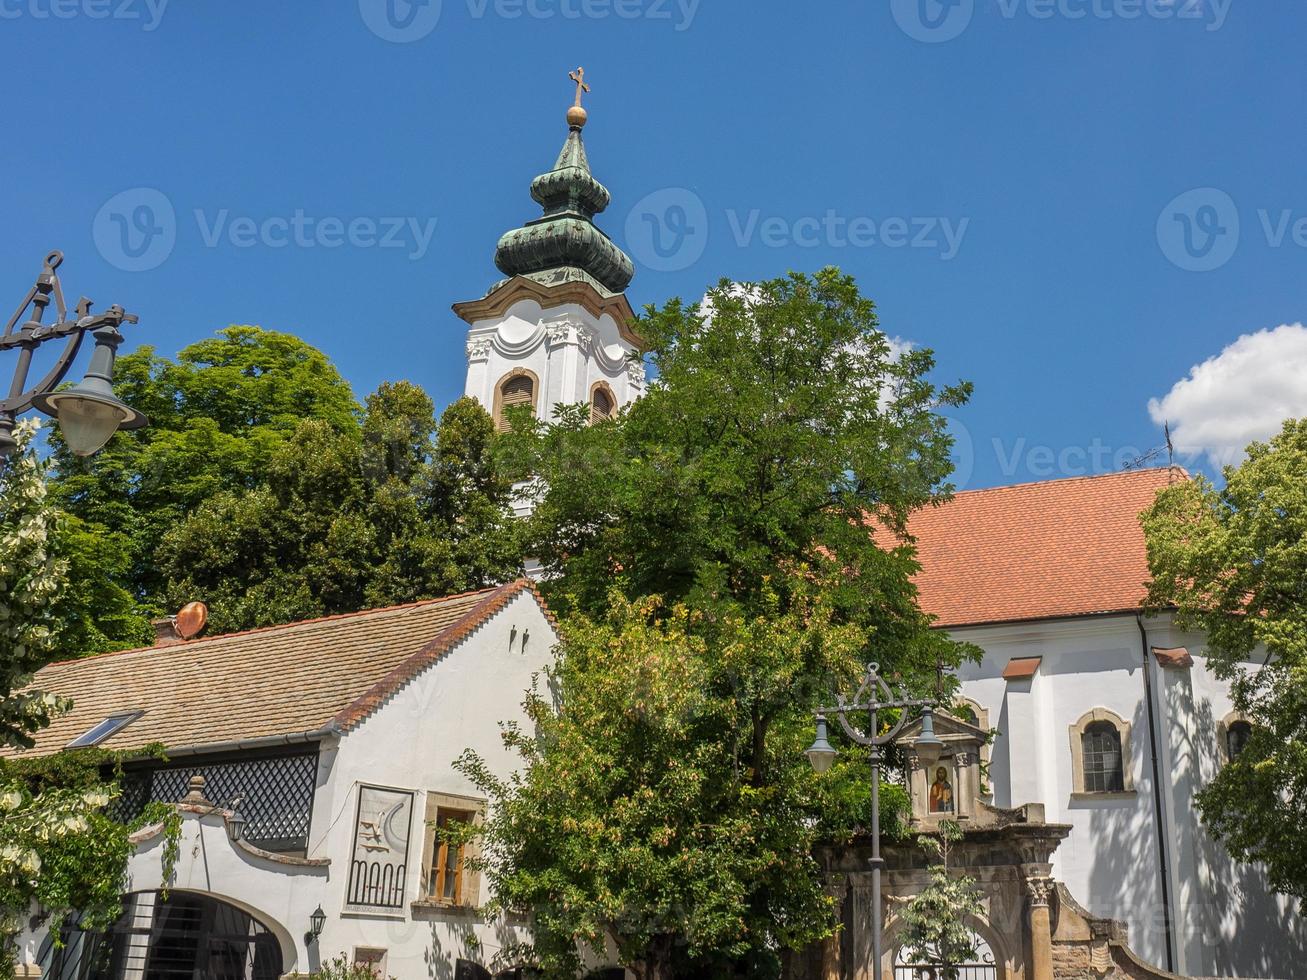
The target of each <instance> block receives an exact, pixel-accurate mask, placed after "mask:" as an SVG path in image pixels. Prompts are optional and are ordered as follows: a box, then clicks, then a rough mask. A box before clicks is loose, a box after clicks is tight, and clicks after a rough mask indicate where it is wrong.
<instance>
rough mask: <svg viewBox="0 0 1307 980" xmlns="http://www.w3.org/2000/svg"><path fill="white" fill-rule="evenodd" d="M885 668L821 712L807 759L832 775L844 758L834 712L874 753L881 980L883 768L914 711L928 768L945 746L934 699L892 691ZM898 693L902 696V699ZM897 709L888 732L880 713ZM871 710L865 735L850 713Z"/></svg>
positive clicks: (874, 872) (875, 947)
mask: <svg viewBox="0 0 1307 980" xmlns="http://www.w3.org/2000/svg"><path fill="white" fill-rule="evenodd" d="M879 672H880V665H879V664H874V663H873V664H868V665H867V673H866V676H865V677H864V678H863V681H862V685H861V686H860V687H859V688H858V692H857V693H856V694H855V695H854V696H853V701H852V702H849V701H845V700H844V696H843V695H842V694H841V695H838V696H837V698H836V701H837V702H838V703H837V704H836V705H835V707H833V708H821V709H820V710H818V712H817V714H816V720H817V737H816V738H815V739H813V742H812V744H811V745H810V746H808V748H807V749H806V750H804V755H806V756H807V757H808V761H809V762H810V763H812V768H813V769H815V770H817V772H826V771H827V770H828V769H830V767H831V766H832V765H833V764H834V762H835V756H836V755H837V754H838V753H837V752H836V750H835V747H834V746H833V745H831V744H830V741H829V740H828V739H827V737H826V716H827V715H829V714H834V715H835V717H836V718H838V719H839V722H840V727H841V728H843V729H844V733H845V734H846V735H848V737H849V738H851V739H852V740H853V741H854V742H856V743H857V744H859V745H865V746H867V747H868V748H869V749H871V910H872V911H871V948H872V954H871V975H872V978H873V980H881V963H880V956H881V953H880V947H881V910H880V872H881V870H882V869H883V868H884V866H885V862H884V859H883V858H881V856H880V765H881V762H883V761H884V753H883V749H884V747H885V746H886V745H888V744H889V743H890V742H892V741H894V738H895V736H897V735H898V733H899V732H901V731H902V730H903V726H904V725H906V724H907V723H908V719H909V715H908V709H909V708H921V734H920V735H918V736H917V737H916V738H915V739H913V742H912V747H913V748H914V749H915V750H916V752H917V755H918V756H919V757H920V758H921V761H922V764H923V765H926V766H931V765H934V764H935V763H936V762H938V761H939V754H940V750H942V749H943V748H944V743H943V742H941V741H940V740H939V738H938V737H937V736H936V735H935V718H934V709H933V708H932V707H931V703H930V702H929V701H924V700H919V699H915V698H910V697H908V696H907V692H906V691H903V690H902V689H900V690H899V691H898V692H892V691H890V689H889V685H888V684H886V683H885V681H884V679H882V678H881V676H880V673H879ZM896 694H897V696H896ZM892 708H898V709H901V710H900V712H899V717H898V721H896V722H895V723H894V724H893V725H892V726H891V727H890V729H889V731H887V732H884V733H883V734H882V733H881V731H880V717H879V715H880V712H882V711H887V710H890V709H892ZM857 711H865V712H867V715H868V720H869V726H868V728H867V730H866V731H865V732H863V731H860V730H859V729H858V728H857V727H855V726H854V725H853V724H851V723H850V721H849V713H850V712H857Z"/></svg>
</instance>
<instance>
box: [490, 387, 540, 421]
mask: <svg viewBox="0 0 1307 980" xmlns="http://www.w3.org/2000/svg"><path fill="white" fill-rule="evenodd" d="M535 394H536V392H535V382H534V381H533V380H532V379H531V377H530V376H529V375H525V374H519V375H515V376H514V377H511V378H509V379H508V380H507V381H505V382H504V383H503V384H502V385H501V386H500V388H499V418H498V419H497V420H496V421H497V423H498V426H499V429H500V430H501V431H502V430H505V429H507V428H508V410H509V409H510V408H516V407H517V406H519V405H525V406H526V407H527V408H529V409H531V414H532V415H534V414H535V403H536V398H535Z"/></svg>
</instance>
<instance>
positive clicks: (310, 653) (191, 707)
mask: <svg viewBox="0 0 1307 980" xmlns="http://www.w3.org/2000/svg"><path fill="white" fill-rule="evenodd" d="M527 589H532V586H531V583H529V582H527V581H525V580H519V581H517V582H513V583H510V584H508V585H503V586H498V587H496V588H492V589H482V590H480V591H477V592H468V593H463V594H461V595H455V596H448V597H445V598H441V599H430V600H427V601H424V602H414V603H409V604H407V605H402V606H390V607H387V608H384V609H372V610H367V611H365V612H359V613H347V614H344V615H339V616H328V617H324V618H322V619H311V620H306V621H303V622H299V623H290V624H288V625H285V626H270V627H266V628H263V629H255V630H248V631H245V632H242V633H230V634H227V635H225V636H214V637H205V638H202V639H198V640H191V641H190V642H187V643H181V644H173V645H169V646H157V647H145V648H142V649H139V650H123V651H120V652H117V653H102V654H98V655H96V656H92V657H86V658H83V659H80V660H68V661H63V662H60V663H55V664H50V665H49V666H47V667H45V668H44V669H42V670H41V671H40V672H39V673H37V675H36V680H35V686H36V687H38V688H40V689H41V690H44V691H49V692H51V693H54V694H61V695H64V696H66V697H69V698H71V699H72V700H73V709H72V711H70V712H69V713H68V714H66V715H63V716H62V717H60V718H57V719H56V720H55V722H54V723H53V724H52V725H51V726H50V727H49V728H47V729H45V730H44V731H42V732H41V733H39V735H38V739H37V746H36V748H35V749H31V750H28V751H27V752H16V751H14V750H0V754H3V755H9V756H14V755H44V754H47V753H50V752H55V751H58V750H59V749H61V748H63V747H64V746H65V745H67V744H68V743H69V742H70V741H72V740H73V739H74V738H76V737H77V736H78V735H81V734H82V733H83V732H86V731H89V730H90V729H91V728H92V727H94V726H95V725H97V724H99V723H100V722H102V721H104V720H105V719H106V718H107V717H108V716H109V715H111V714H115V713H119V712H123V711H128V710H132V709H144V711H145V714H144V715H142V716H141V717H140V718H138V719H137V720H136V721H133V722H132V723H131V724H129V725H127V726H126V727H125V728H123V729H122V730H121V731H119V732H117V733H116V734H114V735H113V736H111V737H110V738H108V739H106V740H105V741H104V742H102V743H101V745H102V746H103V747H104V748H109V749H134V748H140V747H142V746H145V745H148V744H150V743H154V742H162V743H163V744H164V745H165V746H171V747H174V748H177V747H181V746H191V745H211V744H215V743H220V742H228V741H235V740H242V741H244V740H249V739H257V738H266V737H271V736H282V735H297V734H301V733H304V732H310V731H316V730H318V729H321V728H323V727H325V726H326V725H327V724H328V723H330V722H335V723H336V724H338V725H339V726H340V727H341V728H342V729H346V730H347V729H348V728H350V727H351V726H353V725H355V724H357V723H358V722H359V721H361V720H362V719H363V718H365V717H367V715H368V714H370V713H371V712H372V711H374V710H376V708H377V707H378V706H380V705H381V704H383V703H384V702H385V700H386V699H387V698H388V697H389V696H390V695H391V694H393V693H394V692H395V691H396V690H397V689H398V688H399V687H401V686H402V685H403V684H404V683H405V682H406V681H407V680H409V679H410V678H411V677H413V676H414V675H415V674H417V673H418V672H419V671H420V670H422V669H423V668H424V667H426V666H428V665H429V664H431V663H434V662H435V661H436V660H438V659H439V658H440V657H441V656H443V655H444V654H445V653H446V652H448V651H449V650H450V649H451V648H452V647H453V646H454V645H455V644H457V643H458V642H459V641H460V640H462V639H463V638H464V637H466V636H467V635H468V634H470V633H471V632H473V631H474V630H475V629H476V628H477V627H478V626H480V625H481V624H482V623H484V622H485V621H486V620H487V619H489V618H490V617H491V616H492V615H494V614H495V613H496V612H498V611H499V610H500V609H501V608H503V607H504V605H506V604H507V603H508V601H509V600H510V599H512V598H513V597H514V596H516V595H517V594H518V593H520V592H522V591H523V590H527Z"/></svg>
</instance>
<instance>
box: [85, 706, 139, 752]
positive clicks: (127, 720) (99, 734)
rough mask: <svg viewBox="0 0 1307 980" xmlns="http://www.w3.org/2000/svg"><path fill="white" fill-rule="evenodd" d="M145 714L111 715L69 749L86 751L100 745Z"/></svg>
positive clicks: (129, 712) (127, 712)
mask: <svg viewBox="0 0 1307 980" xmlns="http://www.w3.org/2000/svg"><path fill="white" fill-rule="evenodd" d="M143 714H145V712H144V711H123V712H121V713H119V714H116V715H110V716H109V717H108V718H106V719H105V720H104V721H102V722H100V724H98V725H96V726H95V727H94V728H92V729H91V730H90V731H89V732H86V733H84V734H82V735H78V736H77V737H76V738H75V739H73V740H72V741H71V742H69V743H68V746H67V747H68V748H70V749H84V748H86V747H87V746H89V745H99V744H100V743H101V742H103V741H104V740H105V739H106V738H108V737H109V736H110V735H114V734H116V733H118V732H120V731H122V730H123V729H124V728H126V727H127V726H128V725H130V724H131V723H132V722H134V721H135V720H136V719H137V718H139V717H141V715H143Z"/></svg>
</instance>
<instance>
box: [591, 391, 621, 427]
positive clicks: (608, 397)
mask: <svg viewBox="0 0 1307 980" xmlns="http://www.w3.org/2000/svg"><path fill="white" fill-rule="evenodd" d="M616 408H617V403H616V401H615V400H614V399H613V394H612V392H611V391H609V390H608V386H607V385H605V384H602V383H601V384H597V385H595V388H594V391H592V392H591V393H590V424H591V425H594V424H595V423H596V422H603V421H606V420H607V419H611V418H612V417H613V412H614V411H615V410H616Z"/></svg>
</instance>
